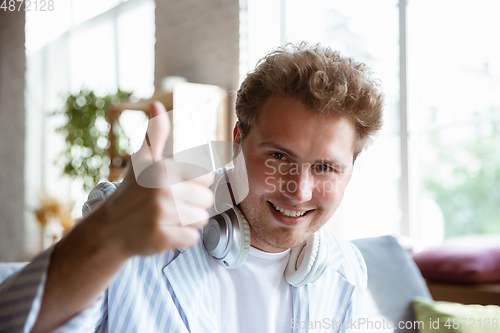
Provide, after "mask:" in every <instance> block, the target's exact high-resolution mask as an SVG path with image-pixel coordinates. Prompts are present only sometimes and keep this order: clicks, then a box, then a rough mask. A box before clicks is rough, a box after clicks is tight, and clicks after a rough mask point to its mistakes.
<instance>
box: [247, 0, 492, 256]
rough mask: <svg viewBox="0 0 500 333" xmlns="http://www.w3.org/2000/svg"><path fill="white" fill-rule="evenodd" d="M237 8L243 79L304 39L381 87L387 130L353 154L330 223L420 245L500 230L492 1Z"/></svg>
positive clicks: (281, 2)
mask: <svg viewBox="0 0 500 333" xmlns="http://www.w3.org/2000/svg"><path fill="white" fill-rule="evenodd" d="M240 4H241V15H240V17H242V20H241V22H242V24H243V25H244V26H243V27H242V28H241V29H240V33H241V45H240V49H241V58H240V61H241V71H240V72H241V75H242V77H243V76H244V75H245V74H246V72H247V71H248V70H250V69H252V68H253V67H254V66H255V64H256V63H257V60H258V59H259V57H260V56H262V55H263V54H264V53H265V52H267V51H269V50H271V49H273V48H275V47H277V46H279V45H284V44H285V43H286V42H300V41H302V40H305V41H308V42H310V43H316V42H321V43H322V44H325V45H328V46H330V47H332V48H334V49H337V50H339V51H341V52H342V53H343V54H344V55H347V56H352V57H353V58H355V59H356V60H359V61H362V62H364V63H366V64H367V65H368V66H369V67H370V68H371V69H372V70H373V72H374V77H376V78H379V79H380V80H381V82H382V86H383V89H384V92H385V95H386V108H385V115H384V123H385V125H384V129H383V130H382V132H381V133H380V134H379V136H378V137H377V138H376V140H375V143H374V145H373V146H372V147H370V148H369V149H368V150H367V151H365V152H363V153H362V154H361V155H360V157H359V158H358V160H357V161H356V163H355V169H354V174H353V177H352V179H351V183H350V184H349V186H348V189H347V191H346V193H345V196H344V200H343V202H342V204H341V206H340V207H339V209H338V211H337V213H336V214H335V217H334V221H332V223H333V225H332V227H333V228H335V229H336V230H337V231H340V232H341V233H343V234H344V235H345V236H347V237H348V238H360V237H368V236H377V235H382V234H395V235H400V236H409V237H411V239H412V240H413V241H418V242H419V243H420V244H421V245H422V246H429V245H435V244H439V243H441V242H442V241H443V239H444V238H445V237H452V236H457V235H464V234H471V233H493V232H500V220H499V218H498V208H497V206H498V205H497V204H496V203H498V198H499V197H500V190H498V188H500V186H498V185H500V173H499V171H498V170H499V169H500V168H499V167H500V158H499V156H500V155H499V154H498V153H496V154H495V152H498V150H499V148H500V140H498V139H499V135H500V134H499V133H500V132H499V130H500V126H499V122H498V121H499V120H500V117H499V113H498V112H500V106H499V104H500V99H499V97H498V94H495V92H496V91H499V84H500V80H499V73H500V63H499V61H498V59H500V54H499V52H500V51H499V50H500V47H498V46H497V44H496V43H492V42H491V41H492V40H495V35H496V34H497V32H498V31H500V26H499V23H498V20H496V19H495V17H494V15H495V14H496V13H498V12H499V10H500V7H499V4H498V3H497V2H494V1H486V0H483V1H479V2H472V1H440V2H439V3H436V2H431V1H420V0H419V1H404V0H401V1H398V0H376V1H373V0H371V1H368V0H354V1H352V0H344V1H326V0H311V1H308V2H307V3H306V2H303V1H298V0H274V1H264V0H242V1H240ZM401 6H402V7H401ZM451 8H453V13H455V14H453V15H449V13H450V10H451ZM456 13H458V15H457V14H456ZM401 31H402V33H401ZM495 184H496V186H495ZM360 208H362V209H360Z"/></svg>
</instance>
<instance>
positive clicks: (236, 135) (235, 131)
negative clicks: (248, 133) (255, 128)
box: [233, 122, 241, 159]
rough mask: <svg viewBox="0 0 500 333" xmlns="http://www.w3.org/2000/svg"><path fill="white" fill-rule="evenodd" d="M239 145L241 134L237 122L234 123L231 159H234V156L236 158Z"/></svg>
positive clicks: (239, 148)
mask: <svg viewBox="0 0 500 333" xmlns="http://www.w3.org/2000/svg"><path fill="white" fill-rule="evenodd" d="M235 143H236V144H235ZM240 145H241V132H240V127H239V126H238V122H236V124H235V125H234V129H233V159H234V158H236V156H238V154H239V152H240V150H241V147H240Z"/></svg>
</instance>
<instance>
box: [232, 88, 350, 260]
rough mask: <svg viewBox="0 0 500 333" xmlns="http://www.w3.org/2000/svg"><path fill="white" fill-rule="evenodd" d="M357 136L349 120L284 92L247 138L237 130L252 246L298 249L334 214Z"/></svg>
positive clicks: (272, 100) (265, 109) (271, 100)
mask: <svg viewBox="0 0 500 333" xmlns="http://www.w3.org/2000/svg"><path fill="white" fill-rule="evenodd" d="M354 139H355V127H354V124H353V123H352V122H351V121H349V120H347V119H346V118H344V117H339V116H327V117H321V116H319V115H317V114H315V113H314V112H312V111H311V110H309V109H308V108H307V107H306V106H305V105H304V104H302V103H301V102H300V101H298V100H296V99H293V98H288V97H281V96H272V97H270V98H269V99H268V100H267V101H266V103H265V104H264V106H263V108H262V110H261V112H260V114H259V116H258V118H257V120H256V122H255V124H254V125H253V127H252V128H251V130H250V131H249V132H248V133H247V135H246V136H245V138H244V139H243V140H241V133H240V132H239V130H238V128H236V129H235V132H234V141H235V142H236V143H238V144H240V146H241V149H242V152H243V155H244V157H245V163H246V169H247V174H248V183H249V194H248V196H247V197H246V198H245V199H244V200H243V201H242V202H241V203H240V208H241V209H242V211H243V213H244V214H245V217H246V218H247V220H248V222H249V224H250V233H251V245H252V246H253V247H256V248H258V249H261V250H263V251H267V252H280V251H283V250H285V249H288V248H292V247H295V246H297V245H299V244H301V243H303V242H304V241H305V239H306V238H307V237H308V236H309V235H311V234H312V233H314V232H316V231H317V230H318V229H319V228H321V226H323V225H324V224H325V223H326V222H327V221H328V220H329V219H330V218H331V216H332V215H333V213H334V212H335V210H336V209H337V207H338V205H339V204H340V201H341V200H342V197H343V195H344V191H345V187H346V185H347V183H348V182H349V179H350V177H351V172H352V166H353V143H354Z"/></svg>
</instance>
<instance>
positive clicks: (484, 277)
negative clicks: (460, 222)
mask: <svg viewBox="0 0 500 333" xmlns="http://www.w3.org/2000/svg"><path fill="white" fill-rule="evenodd" d="M413 258H414V259H415V262H416V263H417V265H418V267H419V268H420V271H421V272H422V275H423V276H424V277H425V278H426V279H428V280H431V281H443V282H459V283H493V282H498V281H500V236H473V237H463V238H457V239H453V240H450V241H447V242H446V243H445V244H444V245H443V246H440V247H436V248H432V249H429V250H426V251H422V252H419V253H416V254H414V255H413Z"/></svg>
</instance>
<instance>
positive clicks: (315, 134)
mask: <svg viewBox="0 0 500 333" xmlns="http://www.w3.org/2000/svg"><path fill="white" fill-rule="evenodd" d="M252 134H253V135H252ZM249 136H250V137H252V138H253V140H255V141H256V142H255V143H256V144H259V143H262V142H266V143H269V142H271V143H276V144H277V145H281V146H283V147H285V148H287V149H290V150H292V151H293V152H295V153H296V154H297V155H298V156H300V157H303V158H308V157H310V158H314V159H318V158H326V159H331V158H335V159H337V160H342V162H349V161H351V162H352V156H353V147H354V139H355V127H354V124H353V123H352V121H350V120H348V119H347V118H345V117H341V116H338V115H328V116H321V115H319V114H317V113H315V112H314V111H313V110H311V109H309V108H308V107H307V106H305V105H304V104H303V103H302V102H300V101H298V100H297V99H294V98H290V97H282V96H271V97H270V98H269V99H268V100H267V101H266V103H265V104H264V106H263V107H262V110H261V112H260V114H259V116H258V118H257V120H256V122H255V124H254V126H253V127H252V130H251V131H250V132H249Z"/></svg>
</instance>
